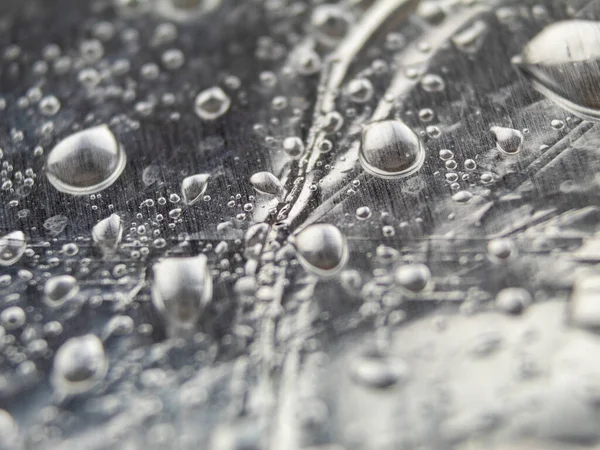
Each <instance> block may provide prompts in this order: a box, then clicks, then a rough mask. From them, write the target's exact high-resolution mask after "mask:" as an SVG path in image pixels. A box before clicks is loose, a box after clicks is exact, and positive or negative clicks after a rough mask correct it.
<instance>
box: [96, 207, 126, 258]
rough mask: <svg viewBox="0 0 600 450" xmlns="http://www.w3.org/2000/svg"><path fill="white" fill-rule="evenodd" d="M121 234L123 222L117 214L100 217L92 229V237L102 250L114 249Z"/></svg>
mask: <svg viewBox="0 0 600 450" xmlns="http://www.w3.org/2000/svg"><path fill="white" fill-rule="evenodd" d="M122 236H123V223H122V222H121V218H120V217H119V216H118V215H117V214H111V215H110V217H107V218H106V219H102V220H101V221H100V222H98V223H97V224H96V225H94V228H93V229H92V238H93V239H94V242H95V243H96V245H98V246H99V247H100V248H102V250H105V251H114V250H115V249H116V248H117V247H118V245H119V243H120V242H121V237H122Z"/></svg>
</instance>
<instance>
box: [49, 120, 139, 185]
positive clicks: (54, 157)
mask: <svg viewBox="0 0 600 450" xmlns="http://www.w3.org/2000/svg"><path fill="white" fill-rule="evenodd" d="M126 161H127V158H126V155H125V152H124V151H123V149H122V148H121V146H120V145H119V143H118V142H117V140H116V138H115V136H114V134H113V133H112V132H111V131H110V129H109V128H108V127H107V126H106V125H101V126H97V127H94V128H88V129H87V130H83V131H80V132H77V133H75V134H72V135H71V136H69V137H67V138H65V139H63V140H62V141H61V142H59V143H58V144H57V145H56V146H55V147H54V148H53V149H52V151H51V152H50V154H49V155H48V160H47V162H46V166H45V172H46V175H47V177H48V180H49V181H50V183H51V184H52V186H54V187H55V188H56V189H58V190H59V191H61V192H65V193H67V194H72V195H86V194H92V193H94V192H98V191H102V190H103V189H106V188H107V187H109V186H110V185H112V184H113V183H114V182H115V181H116V180H117V178H119V176H120V175H121V173H122V172H123V169H124V168H125V164H126Z"/></svg>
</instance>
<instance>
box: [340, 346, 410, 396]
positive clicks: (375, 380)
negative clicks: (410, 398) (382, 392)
mask: <svg viewBox="0 0 600 450" xmlns="http://www.w3.org/2000/svg"><path fill="white" fill-rule="evenodd" d="M350 376H351V377H352V379H353V380H354V381H355V382H356V383H358V384H361V385H364V386H366V387H369V388H375V389H384V388H389V387H391V386H394V385H397V384H399V383H402V382H405V381H406V380H407V379H408V376H409V370H408V365H407V364H406V362H404V360H403V359H401V358H398V357H394V356H390V355H385V354H383V353H381V352H379V351H370V352H365V353H364V354H362V355H360V356H359V357H358V358H356V360H355V361H353V362H352V364H351V365H350Z"/></svg>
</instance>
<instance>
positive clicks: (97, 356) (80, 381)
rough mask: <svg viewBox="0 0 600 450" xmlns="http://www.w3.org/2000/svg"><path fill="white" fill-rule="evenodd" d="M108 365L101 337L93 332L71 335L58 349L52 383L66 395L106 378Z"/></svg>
mask: <svg viewBox="0 0 600 450" xmlns="http://www.w3.org/2000/svg"><path fill="white" fill-rule="evenodd" d="M107 367H108V362H107V359H106V355H105V354H104V346H103V345H102V341H100V339H98V338H97V337H96V336H94V335H92V334H88V335H85V336H81V337H75V338H71V339H69V340H68V341H66V342H65V343H64V344H63V345H62V346H61V347H60V348H59V349H58V351H57V352H56V356H55V357H54V367H53V370H52V384H53V385H54V388H55V389H56V390H57V391H59V392H61V393H63V394H67V395H69V394H71V395H72V394H79V393H83V392H87V391H89V390H90V389H92V388H93V387H95V386H96V385H97V384H98V383H100V382H101V381H102V380H103V379H104V376H105V375H106V370H107Z"/></svg>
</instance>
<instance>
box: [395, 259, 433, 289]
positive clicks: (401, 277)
mask: <svg viewBox="0 0 600 450" xmlns="http://www.w3.org/2000/svg"><path fill="white" fill-rule="evenodd" d="M394 280H395V281H396V283H398V284H399V285H400V286H402V287H403V288H405V289H408V290H409V291H412V292H420V291H422V290H424V289H425V288H426V287H427V286H428V285H429V282H430V281H431V272H430V271H429V267H427V266H426V265H424V264H406V265H402V266H399V267H398V268H396V270H395V271H394Z"/></svg>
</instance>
